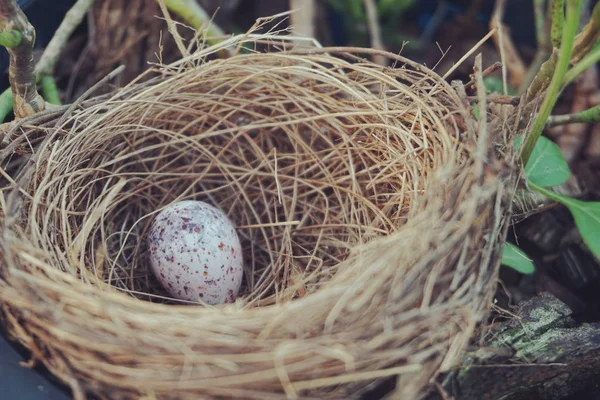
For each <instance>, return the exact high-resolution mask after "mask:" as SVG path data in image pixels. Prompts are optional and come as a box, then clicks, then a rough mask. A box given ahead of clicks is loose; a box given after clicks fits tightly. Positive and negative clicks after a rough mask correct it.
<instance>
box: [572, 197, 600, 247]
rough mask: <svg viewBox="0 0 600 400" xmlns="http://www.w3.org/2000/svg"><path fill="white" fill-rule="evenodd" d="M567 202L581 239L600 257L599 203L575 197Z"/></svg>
mask: <svg viewBox="0 0 600 400" xmlns="http://www.w3.org/2000/svg"><path fill="white" fill-rule="evenodd" d="M569 203H570V204H565V205H566V206H567V207H568V208H569V211H571V214H573V218H574V219H575V225H577V228H578V229H579V233H580V234H581V237H582V238H583V241H584V242H585V244H586V245H587V247H588V248H589V249H590V250H591V251H592V253H593V254H594V255H595V256H596V257H597V258H600V203H599V202H585V201H581V200H575V199H569Z"/></svg>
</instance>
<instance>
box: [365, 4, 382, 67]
mask: <svg viewBox="0 0 600 400" xmlns="http://www.w3.org/2000/svg"><path fill="white" fill-rule="evenodd" d="M363 3H364V4H365V10H366V12H367V21H368V23H369V35H370V36H371V47H373V48H374V49H377V50H385V48H384V47H383V43H382V42H381V28H380V27H379V21H378V19H377V7H376V6H375V2H374V1H373V0H363ZM373 61H374V62H375V63H376V64H379V65H383V66H385V65H386V59H385V57H383V56H380V55H375V56H374V57H373Z"/></svg>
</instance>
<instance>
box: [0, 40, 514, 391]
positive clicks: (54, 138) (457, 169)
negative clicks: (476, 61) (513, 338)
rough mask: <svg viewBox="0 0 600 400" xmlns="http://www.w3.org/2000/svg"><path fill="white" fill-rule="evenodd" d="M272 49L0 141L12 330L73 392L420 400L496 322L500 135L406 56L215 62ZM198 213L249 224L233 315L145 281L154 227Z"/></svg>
mask: <svg viewBox="0 0 600 400" xmlns="http://www.w3.org/2000/svg"><path fill="white" fill-rule="evenodd" d="M257 41H258V39H249V38H248V37H247V36H241V37H238V38H235V39H232V40H230V41H227V42H225V44H223V45H220V46H216V47H211V48H209V49H206V50H201V51H198V52H196V53H194V54H192V55H191V56H190V57H188V58H186V59H183V60H181V61H179V62H177V63H175V64H172V65H168V66H158V67H156V68H155V69H154V71H153V73H157V72H158V74H159V75H160V76H159V77H156V78H153V79H150V80H148V81H145V82H144V83H138V84H135V83H134V84H132V85H130V86H128V87H126V88H124V89H121V90H119V91H116V92H115V93H113V94H111V95H110V96H105V97H103V98H101V99H96V100H89V101H87V102H80V103H79V104H76V105H73V106H71V107H69V108H68V109H66V110H64V109H63V110H62V111H61V112H60V113H56V112H54V113H49V114H44V115H38V116H35V117H33V118H31V119H29V120H23V121H19V122H18V123H16V124H13V125H10V127H9V128H5V133H6V136H5V139H7V138H9V137H10V138H12V139H11V140H10V144H9V145H8V147H5V148H4V149H3V150H2V152H1V153H0V154H1V155H2V162H3V164H2V165H3V167H4V168H5V170H3V179H4V181H3V185H4V188H3V189H2V192H1V193H0V194H1V196H0V201H1V202H2V203H1V204H2V209H3V214H2V216H1V219H0V221H1V222H2V226H1V228H2V241H1V250H0V256H1V261H0V304H1V305H2V314H1V317H2V321H3V322H4V325H5V326H6V327H7V329H8V331H9V332H10V334H11V335H12V336H13V337H15V338H16V339H18V340H19V341H20V342H21V343H22V344H24V345H25V346H26V347H27V348H28V349H30V350H31V352H32V358H33V360H34V361H35V362H39V363H42V364H43V365H44V366H45V367H47V368H48V369H49V370H50V371H51V372H52V373H53V374H54V375H56V376H57V377H58V378H59V379H61V380H62V381H64V382H66V383H67V384H68V385H70V387H71V388H72V390H73V393H74V395H75V398H77V399H84V398H85V396H86V395H87V394H93V395H95V396H96V397H98V398H101V399H112V400H114V399H134V398H142V397H143V398H146V399H151V398H160V399H199V398H231V397H233V398H246V399H270V398H281V397H285V396H287V397H288V398H297V397H301V398H315V399H317V398H318V399H320V398H349V397H356V396H357V395H358V394H360V393H363V392H364V391H366V390H368V389H369V388H371V387H373V386H374V385H376V384H378V383H379V382H380V381H381V380H382V379H383V378H386V377H392V376H393V377H396V378H397V380H396V382H397V384H396V391H397V395H398V396H399V397H398V398H404V399H412V398H416V397H417V396H419V395H422V394H423V390H424V387H425V386H426V385H427V383H428V382H429V381H430V380H431V379H432V378H433V377H435V375H436V374H437V372H438V371H440V370H441V369H445V368H448V367H449V366H451V365H453V363H454V362H455V361H456V360H457V358H458V357H459V356H460V355H461V352H462V351H463V349H464V348H465V345H466V344H467V342H468V340H469V338H470V337H471V335H472V333H473V331H474V328H475V326H476V324H477V323H478V322H480V321H481V320H482V318H483V317H484V316H485V315H486V312H487V309H488V304H489V301H490V299H491V296H492V294H493V292H494V289H495V280H496V278H497V267H498V263H499V245H500V244H501V242H502V241H503V238H504V233H505V229H504V228H505V225H506V224H505V218H504V211H505V210H506V209H508V207H509V204H510V198H509V197H510V196H508V195H507V194H508V193H509V191H507V190H506V188H507V185H510V184H511V182H512V181H513V180H512V179H511V176H512V171H511V169H510V168H509V167H507V164H505V163H501V162H499V161H498V156H497V155H496V153H497V152H496V150H494V146H492V145H491V142H492V140H496V139H499V138H497V137H496V135H497V133H496V132H495V130H494V126H495V125H494V124H492V123H491V122H489V123H488V122H487V121H484V120H483V119H481V120H480V121H479V122H477V121H476V120H475V119H474V117H473V116H472V113H471V109H470V107H469V105H468V103H465V101H464V96H461V95H460V94H459V93H458V92H457V91H455V90H454V89H453V88H452V87H451V86H450V85H449V84H448V83H447V82H446V81H444V80H443V79H442V78H441V77H439V76H438V75H437V74H435V73H434V72H432V71H431V70H428V69H426V68H425V67H423V66H421V65H418V64H416V63H413V62H411V61H409V60H407V59H404V58H402V57H399V56H394V55H391V54H387V56H388V57H390V58H392V61H393V62H394V63H395V66H394V68H386V67H381V66H378V65H375V64H373V63H370V62H367V61H365V60H364V59H361V58H359V57H358V56H356V55H355V54H353V53H352V52H351V51H349V50H348V49H340V48H337V49H336V48H332V49H320V48H313V49H308V50H301V49H299V50H292V51H285V50H282V51H268V52H254V51H248V52H240V53H239V54H237V55H234V56H232V57H229V58H226V59H212V58H210V56H211V55H213V54H215V53H216V52H218V51H222V50H223V49H224V48H225V46H232V45H233V44H235V45H237V46H241V47H243V46H245V48H251V47H252V46H253V45H254V44H256V43H257ZM366 51H367V50H365V52H366ZM209 60H210V61H209ZM481 106H482V105H481V104H480V109H482V107H481ZM483 107H485V105H483ZM488 120H490V121H491V119H488ZM9 129H10V132H8V130H9ZM11 132H12V133H11ZM15 133H18V134H15ZM7 140H8V139H7ZM7 166H8V167H7ZM7 171H8V172H7ZM189 199H193V200H202V201H205V202H208V203H210V204H213V205H215V206H217V207H219V208H220V209H222V210H223V211H224V212H225V213H226V214H227V215H228V216H229V218H230V219H231V220H232V221H233V222H234V224H235V225H236V226H237V230H238V233H239V236H240V238H241V240H242V247H243V254H244V261H245V263H244V268H245V270H244V279H243V286H242V290H241V294H240V296H239V298H238V299H237V301H236V302H234V303H232V304H224V305H219V306H208V305H203V304H200V303H197V304H195V305H190V304H189V302H186V303H184V302H182V301H180V300H177V299H173V298H170V297H169V296H168V294H167V293H166V292H165V291H164V290H163V289H162V288H161V287H160V285H159V284H158V283H157V281H156V279H155V278H154V276H152V274H151V270H150V268H149V263H148V259H147V254H148V251H147V248H146V235H147V233H148V230H149V226H150V224H151V222H152V220H153V216H155V215H156V214H157V213H158V212H159V211H160V210H161V209H162V208H164V207H166V206H168V205H169V204H172V203H173V202H176V201H180V200H189Z"/></svg>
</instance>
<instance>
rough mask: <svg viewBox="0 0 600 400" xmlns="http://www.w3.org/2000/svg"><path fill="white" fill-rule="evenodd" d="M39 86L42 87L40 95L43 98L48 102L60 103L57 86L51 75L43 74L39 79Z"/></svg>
mask: <svg viewBox="0 0 600 400" xmlns="http://www.w3.org/2000/svg"><path fill="white" fill-rule="evenodd" d="M40 86H41V88H42V95H43V96H44V99H45V100H46V101H47V102H48V103H50V104H56V105H60V104H62V103H61V101H60V96H59V95H58V87H57V86H56V81H55V80H54V78H53V77H52V76H49V75H46V76H43V77H42V79H41V80H40Z"/></svg>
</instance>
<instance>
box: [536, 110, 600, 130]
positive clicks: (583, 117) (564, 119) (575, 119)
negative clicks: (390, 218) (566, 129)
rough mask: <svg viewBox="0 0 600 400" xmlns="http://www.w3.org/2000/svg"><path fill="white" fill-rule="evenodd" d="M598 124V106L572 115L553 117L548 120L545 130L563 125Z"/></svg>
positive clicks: (599, 112) (599, 120)
mask: <svg viewBox="0 0 600 400" xmlns="http://www.w3.org/2000/svg"><path fill="white" fill-rule="evenodd" d="M597 122H600V105H597V106H595V107H592V108H589V109H587V110H585V111H581V112H578V113H573V114H565V115H553V116H551V117H550V118H548V122H547V123H546V127H547V128H551V127H553V126H557V125H564V124H576V123H583V124H595V123H597Z"/></svg>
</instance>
